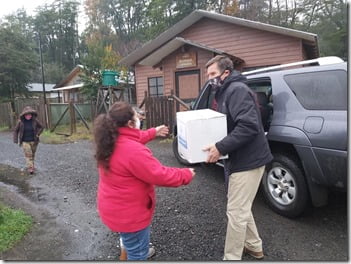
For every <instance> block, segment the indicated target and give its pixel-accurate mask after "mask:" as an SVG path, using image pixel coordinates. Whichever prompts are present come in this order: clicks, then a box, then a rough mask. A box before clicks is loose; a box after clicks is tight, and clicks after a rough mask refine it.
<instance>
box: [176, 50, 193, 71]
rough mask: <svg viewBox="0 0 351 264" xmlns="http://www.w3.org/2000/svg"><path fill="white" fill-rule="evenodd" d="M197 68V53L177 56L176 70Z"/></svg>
mask: <svg viewBox="0 0 351 264" xmlns="http://www.w3.org/2000/svg"><path fill="white" fill-rule="evenodd" d="M195 66H196V52H195V51H189V52H184V53H180V54H178V55H176V68H177V69H179V68H187V67H195Z"/></svg>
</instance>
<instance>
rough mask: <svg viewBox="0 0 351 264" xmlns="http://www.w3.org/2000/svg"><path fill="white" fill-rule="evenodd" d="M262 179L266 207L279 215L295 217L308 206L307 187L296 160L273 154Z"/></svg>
mask: <svg viewBox="0 0 351 264" xmlns="http://www.w3.org/2000/svg"><path fill="white" fill-rule="evenodd" d="M273 156H274V159H273V161H272V162H271V163H270V164H269V165H267V168H266V173H265V174H264V175H263V178H262V187H263V195H264V198H265V200H266V202H267V203H268V205H269V206H270V207H271V208H272V209H273V211H275V212H277V213H278V214H280V215H283V216H286V217H296V216H299V215H300V214H302V213H303V212H304V210H305V209H306V208H307V206H308V202H309V196H308V190H307V185H306V181H305V177H304V173H303V170H302V168H301V165H300V162H299V161H298V159H297V158H296V157H294V156H292V155H289V156H287V155H286V154H282V153H273Z"/></svg>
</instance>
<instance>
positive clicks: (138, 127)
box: [135, 117, 140, 129]
mask: <svg viewBox="0 0 351 264" xmlns="http://www.w3.org/2000/svg"><path fill="white" fill-rule="evenodd" d="M135 128H137V129H140V119H139V118H138V117H137V118H136V120H135Z"/></svg>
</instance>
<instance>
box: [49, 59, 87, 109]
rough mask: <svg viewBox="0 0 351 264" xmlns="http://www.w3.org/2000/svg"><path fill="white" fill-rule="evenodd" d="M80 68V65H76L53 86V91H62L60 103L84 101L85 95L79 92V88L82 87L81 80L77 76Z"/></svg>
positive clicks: (81, 67)
mask: <svg viewBox="0 0 351 264" xmlns="http://www.w3.org/2000/svg"><path fill="white" fill-rule="evenodd" d="M82 69H83V66H82V65H77V66H76V67H74V69H73V70H72V71H71V72H70V73H69V74H68V75H67V76H66V77H65V78H64V79H63V80H61V81H60V82H59V83H58V84H56V85H55V86H54V88H53V89H54V90H55V91H58V92H62V100H61V103H69V102H70V101H72V102H73V103H82V102H84V100H85V97H84V95H83V94H82V93H80V92H79V88H81V87H83V82H82V80H81V78H80V76H79V75H80V74H81V71H82Z"/></svg>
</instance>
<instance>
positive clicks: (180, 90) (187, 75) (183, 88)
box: [175, 70, 200, 111]
mask: <svg viewBox="0 0 351 264" xmlns="http://www.w3.org/2000/svg"><path fill="white" fill-rule="evenodd" d="M175 79H176V87H175V88H176V96H178V97H179V98H180V99H182V100H183V101H184V102H186V103H189V104H190V103H191V102H192V101H194V100H195V99H196V97H197V96H198V95H199V91H200V70H192V71H181V72H176V73H175ZM184 110H186V109H185V107H182V106H180V107H179V106H177V111H184Z"/></svg>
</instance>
